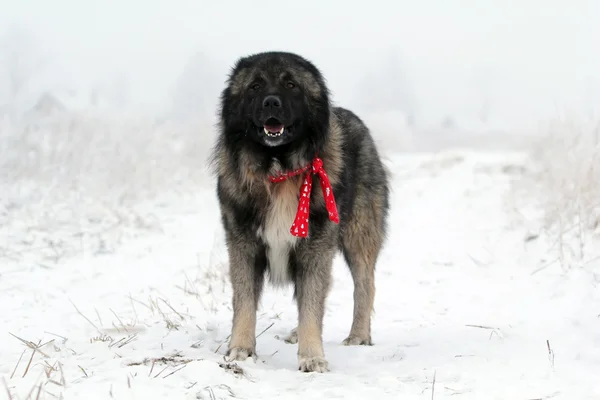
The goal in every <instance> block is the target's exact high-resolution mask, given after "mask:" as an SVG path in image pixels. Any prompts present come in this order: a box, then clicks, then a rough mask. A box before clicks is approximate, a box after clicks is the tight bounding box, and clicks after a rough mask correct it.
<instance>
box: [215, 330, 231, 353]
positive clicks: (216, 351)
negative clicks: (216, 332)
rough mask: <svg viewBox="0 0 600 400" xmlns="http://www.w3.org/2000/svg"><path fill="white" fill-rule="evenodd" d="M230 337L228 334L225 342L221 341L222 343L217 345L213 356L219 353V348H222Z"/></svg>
mask: <svg viewBox="0 0 600 400" xmlns="http://www.w3.org/2000/svg"><path fill="white" fill-rule="evenodd" d="M230 337H231V334H230V335H229V336H227V337H226V338H225V340H223V341H222V342H221V344H219V346H218V347H217V349H216V350H215V354H217V353H218V352H219V349H220V348H221V346H223V344H225V342H227V341H228V340H229V338H230Z"/></svg>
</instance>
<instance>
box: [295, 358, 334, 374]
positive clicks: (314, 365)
mask: <svg viewBox="0 0 600 400" xmlns="http://www.w3.org/2000/svg"><path fill="white" fill-rule="evenodd" d="M298 370H299V371H302V372H328V371H329V363H328V362H327V360H326V359H324V358H323V357H299V358H298Z"/></svg>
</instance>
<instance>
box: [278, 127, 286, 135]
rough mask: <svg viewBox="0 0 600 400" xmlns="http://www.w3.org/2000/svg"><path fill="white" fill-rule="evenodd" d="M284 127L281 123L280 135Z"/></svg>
mask: <svg viewBox="0 0 600 400" xmlns="http://www.w3.org/2000/svg"><path fill="white" fill-rule="evenodd" d="M284 129H285V127H284V126H283V125H281V129H280V130H279V134H280V135H281V134H282V133H283V130H284Z"/></svg>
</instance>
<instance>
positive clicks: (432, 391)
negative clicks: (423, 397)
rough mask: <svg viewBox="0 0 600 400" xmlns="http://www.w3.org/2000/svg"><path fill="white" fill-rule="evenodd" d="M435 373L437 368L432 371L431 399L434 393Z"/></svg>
mask: <svg viewBox="0 0 600 400" xmlns="http://www.w3.org/2000/svg"><path fill="white" fill-rule="evenodd" d="M436 373H437V370H434V371H433V383H432V384H431V400H433V396H434V394H435V375H436Z"/></svg>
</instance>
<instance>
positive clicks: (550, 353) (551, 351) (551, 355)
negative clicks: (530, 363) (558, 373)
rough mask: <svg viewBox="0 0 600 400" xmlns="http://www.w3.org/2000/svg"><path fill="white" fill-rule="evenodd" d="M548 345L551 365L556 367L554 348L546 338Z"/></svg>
mask: <svg viewBox="0 0 600 400" xmlns="http://www.w3.org/2000/svg"><path fill="white" fill-rule="evenodd" d="M546 347H547V348H548V360H550V366H551V367H552V369H554V350H552V347H550V340H546Z"/></svg>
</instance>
